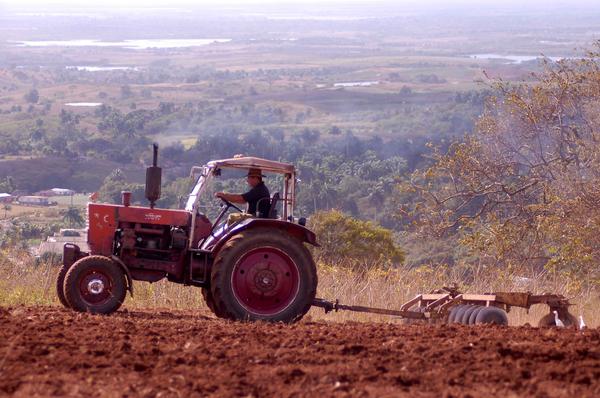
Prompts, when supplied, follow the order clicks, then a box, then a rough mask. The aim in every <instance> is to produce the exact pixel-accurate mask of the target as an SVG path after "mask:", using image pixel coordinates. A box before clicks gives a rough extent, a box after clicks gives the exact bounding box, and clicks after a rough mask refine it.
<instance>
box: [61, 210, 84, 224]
mask: <svg viewBox="0 0 600 398" xmlns="http://www.w3.org/2000/svg"><path fill="white" fill-rule="evenodd" d="M63 221H65V222H68V223H69V228H72V227H73V224H75V225H79V226H81V225H83V224H85V220H84V219H83V217H82V216H81V211H80V210H79V209H78V208H77V207H75V206H69V208H68V209H67V212H66V213H65V215H64V216H63Z"/></svg>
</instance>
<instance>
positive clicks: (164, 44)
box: [11, 39, 231, 50]
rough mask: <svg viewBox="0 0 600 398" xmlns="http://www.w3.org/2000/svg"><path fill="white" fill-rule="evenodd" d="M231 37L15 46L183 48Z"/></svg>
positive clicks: (35, 42)
mask: <svg viewBox="0 0 600 398" xmlns="http://www.w3.org/2000/svg"><path fill="white" fill-rule="evenodd" d="M230 41H231V39H148V40H121V41H101V40H87V39H81V40H48V41H16V42H11V43H12V44H14V45H15V46H17V47H122V48H129V49H133V50H146V49H149V48H183V47H199V46H207V45H209V44H214V43H227V42H230Z"/></svg>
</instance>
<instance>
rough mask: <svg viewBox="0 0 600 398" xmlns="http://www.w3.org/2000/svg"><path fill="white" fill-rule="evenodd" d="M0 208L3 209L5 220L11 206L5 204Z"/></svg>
mask: <svg viewBox="0 0 600 398" xmlns="http://www.w3.org/2000/svg"><path fill="white" fill-rule="evenodd" d="M2 208H3V209H4V218H6V215H7V213H8V212H9V211H10V210H11V209H12V206H11V205H9V204H8V203H5V204H4V206H2Z"/></svg>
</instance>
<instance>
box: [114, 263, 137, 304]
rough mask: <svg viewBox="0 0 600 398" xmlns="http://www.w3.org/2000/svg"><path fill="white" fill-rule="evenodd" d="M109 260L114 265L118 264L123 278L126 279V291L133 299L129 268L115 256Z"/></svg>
mask: <svg viewBox="0 0 600 398" xmlns="http://www.w3.org/2000/svg"><path fill="white" fill-rule="evenodd" d="M110 259H111V260H113V261H114V262H115V263H117V264H119V267H121V268H122V269H123V272H124V273H125V276H126V277H127V290H129V294H131V297H133V278H132V277H131V272H129V268H127V266H126V265H125V263H124V262H123V261H121V259H120V258H119V257H117V256H115V255H112V256H110Z"/></svg>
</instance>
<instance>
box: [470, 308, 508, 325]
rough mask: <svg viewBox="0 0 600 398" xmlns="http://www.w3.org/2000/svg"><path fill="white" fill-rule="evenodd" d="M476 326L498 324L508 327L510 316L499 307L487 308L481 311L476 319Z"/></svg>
mask: <svg viewBox="0 0 600 398" xmlns="http://www.w3.org/2000/svg"><path fill="white" fill-rule="evenodd" d="M475 324H476V325H482V324H496V325H504V326H506V325H508V316H507V315H506V312H504V310H502V309H501V308H498V307H485V308H483V309H481V310H480V311H479V313H478V314H477V317H476V318H475Z"/></svg>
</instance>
